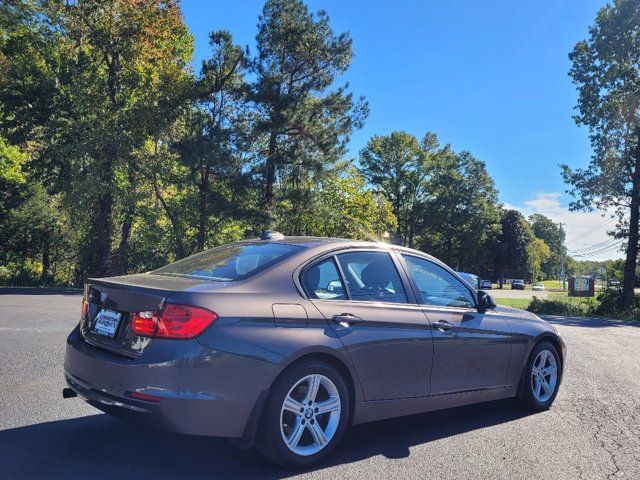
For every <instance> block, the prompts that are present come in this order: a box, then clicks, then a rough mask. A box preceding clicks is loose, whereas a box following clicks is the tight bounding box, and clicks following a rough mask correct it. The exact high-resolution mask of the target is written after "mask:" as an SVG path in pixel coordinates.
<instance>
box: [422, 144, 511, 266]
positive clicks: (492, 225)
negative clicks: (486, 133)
mask: <svg viewBox="0 0 640 480" xmlns="http://www.w3.org/2000/svg"><path fill="white" fill-rule="evenodd" d="M424 189H425V192H426V198H425V200H424V202H423V203H422V205H421V207H420V208H421V214H420V221H419V225H420V227H421V242H420V245H421V247H422V248H423V249H424V250H425V251H428V252H429V253H432V254H433V255H435V256H437V257H438V258H440V259H442V260H443V261H444V262H445V263H448V264H449V265H451V266H452V267H453V268H455V269H456V270H463V271H468V272H478V273H480V272H486V271H488V270H489V268H490V267H489V265H490V264H491V262H492V261H493V258H492V257H493V256H492V255H491V252H492V251H493V250H494V248H495V241H496V240H495V239H496V237H497V235H498V234H499V232H500V223H499V222H500V207H499V205H498V192H497V190H496V188H495V185H494V182H493V179H492V178H491V177H490V176H489V174H488V172H487V170H486V165H485V163H484V162H482V161H480V160H478V159H477V158H475V157H474V156H473V155H472V154H470V153H469V152H461V153H454V152H453V151H452V150H451V149H450V148H445V149H444V151H443V152H441V154H439V155H436V156H435V157H434V161H433V162H432V164H431V168H430V174H429V179H428V181H427V183H426V186H425V187H424Z"/></svg>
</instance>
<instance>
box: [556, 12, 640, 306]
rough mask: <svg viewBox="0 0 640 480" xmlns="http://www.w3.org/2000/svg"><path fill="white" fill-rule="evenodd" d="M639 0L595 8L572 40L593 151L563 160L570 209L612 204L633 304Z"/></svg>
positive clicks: (638, 180) (639, 161) (639, 207)
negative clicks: (585, 33) (573, 163)
mask: <svg viewBox="0 0 640 480" xmlns="http://www.w3.org/2000/svg"><path fill="white" fill-rule="evenodd" d="M638 29H640V4H639V3H638V2H637V0H615V1H614V2H613V4H609V5H607V6H605V7H604V8H603V9H601V10H600V11H599V12H598V15H597V17H596V20H595V23H594V25H593V26H591V28H590V29H589V38H588V39H587V40H583V41H580V42H578V43H577V44H576V46H575V47H574V49H573V51H572V52H571V53H570V55H569V58H570V60H571V61H572V62H573V65H572V67H571V70H570V71H569V75H570V76H571V78H572V79H573V82H574V83H575V85H576V86H577V88H578V93H579V97H578V106H577V109H578V111H579V114H578V115H576V116H575V120H576V122H577V123H578V124H581V125H585V126H587V127H588V129H589V133H590V139H591V146H592V148H593V156H592V158H591V162H590V163H589V165H588V166H587V167H586V168H584V169H577V170H572V169H571V168H570V167H569V166H567V165H564V166H563V175H564V179H565V181H566V182H567V183H568V184H569V185H570V186H571V190H570V193H571V194H572V195H573V196H574V197H576V200H575V201H574V202H573V203H572V204H571V208H573V209H576V210H578V209H585V210H591V209H594V208H598V209H607V208H615V209H616V210H617V213H618V216H619V219H620V220H619V225H618V231H617V232H616V237H617V238H626V239H627V250H626V260H625V268H624V288H623V301H624V304H625V305H626V306H628V307H630V306H631V305H632V304H633V297H634V283H635V270H636V263H637V258H638V237H639V231H638V227H639V219H640V95H638V89H639V88H640V48H638V42H637V32H638Z"/></svg>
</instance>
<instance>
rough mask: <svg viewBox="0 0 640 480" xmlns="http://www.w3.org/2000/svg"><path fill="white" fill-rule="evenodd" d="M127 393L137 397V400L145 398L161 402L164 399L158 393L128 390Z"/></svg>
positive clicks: (131, 396)
mask: <svg viewBox="0 0 640 480" xmlns="http://www.w3.org/2000/svg"><path fill="white" fill-rule="evenodd" d="M126 395H127V396H129V397H130V398H135V399H136V400H144V401H145V402H153V403H159V402H161V401H162V397H158V396H157V395H149V394H148V393H140V392H127V393H126Z"/></svg>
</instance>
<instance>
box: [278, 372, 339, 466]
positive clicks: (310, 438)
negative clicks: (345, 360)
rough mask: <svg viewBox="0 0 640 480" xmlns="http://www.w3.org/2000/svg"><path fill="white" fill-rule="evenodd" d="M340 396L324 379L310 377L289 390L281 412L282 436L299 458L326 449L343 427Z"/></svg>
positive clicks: (329, 381)
mask: <svg viewBox="0 0 640 480" xmlns="http://www.w3.org/2000/svg"><path fill="white" fill-rule="evenodd" d="M340 414H341V405H340V393H339V392H338V389H337V388H336V386H335V384H334V383H333V382H332V381H331V380H330V379H329V378H327V377H325V376H324V375H320V374H313V375H307V376H305V377H303V378H301V379H300V380H298V382H296V384H295V385H294V386H293V387H292V388H291V389H290V390H289V393H287V395H286V396H285V398H284V402H283V404H282V408H281V411H280V433H281V435H282V439H283V440H284V443H285V445H287V447H288V448H289V450H291V451H292V452H293V453H295V454H296V455H301V456H308V455H313V454H315V453H318V452H319V451H321V450H322V449H324V448H325V447H326V446H327V445H328V444H329V442H331V440H332V439H333V437H334V435H335V433H336V430H337V429H338V425H339V424H340Z"/></svg>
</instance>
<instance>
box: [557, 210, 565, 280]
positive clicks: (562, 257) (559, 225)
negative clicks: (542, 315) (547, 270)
mask: <svg viewBox="0 0 640 480" xmlns="http://www.w3.org/2000/svg"><path fill="white" fill-rule="evenodd" d="M562 225H564V224H563V223H562V222H559V223H558V227H559V228H560V275H561V276H562V290H565V289H566V272H565V268H564V229H563V228H562Z"/></svg>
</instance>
